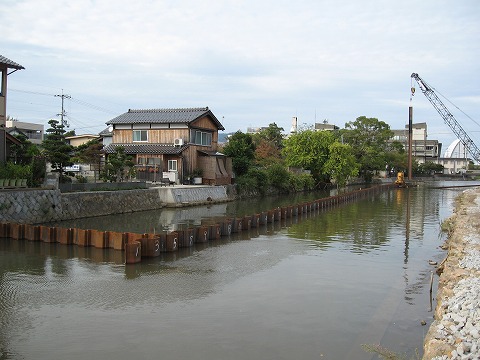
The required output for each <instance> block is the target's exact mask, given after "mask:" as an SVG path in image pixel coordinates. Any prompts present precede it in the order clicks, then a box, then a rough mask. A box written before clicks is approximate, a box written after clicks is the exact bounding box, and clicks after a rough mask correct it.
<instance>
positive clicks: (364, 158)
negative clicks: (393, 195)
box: [222, 116, 443, 191]
mask: <svg viewBox="0 0 480 360" xmlns="http://www.w3.org/2000/svg"><path fill="white" fill-rule="evenodd" d="M283 131H284V129H283V128H280V127H278V126H277V125H276V124H275V123H272V124H270V125H269V126H268V128H265V129H263V130H261V131H260V132H259V133H256V134H247V133H242V132H241V131H237V132H236V133H234V134H233V135H231V136H230V138H229V140H228V142H227V144H226V145H224V146H223V149H222V152H223V153H224V154H225V155H227V156H230V157H231V158H232V165H233V170H234V172H235V174H236V179H235V181H236V183H237V184H239V186H241V187H245V188H248V187H255V188H257V189H260V190H262V189H267V188H268V187H269V186H272V187H275V188H278V189H280V190H284V191H289V190H301V189H314V188H320V187H322V186H325V185H327V184H332V183H333V184H335V185H336V186H338V187H344V186H346V185H347V184H348V182H349V181H351V180H352V179H353V178H357V177H360V178H361V179H362V181H364V182H367V183H368V182H371V181H372V179H373V177H374V176H375V174H376V173H378V172H379V171H382V170H383V171H387V173H389V172H390V171H392V172H393V173H394V174H395V175H396V172H397V171H405V170H406V169H407V161H408V159H407V152H406V151H405V149H404V146H403V144H402V143H400V142H399V141H392V137H393V135H394V133H393V131H392V130H390V126H389V125H388V124H387V123H385V122H383V121H380V120H378V119H376V118H368V117H366V116H360V117H358V118H357V119H356V120H355V121H351V122H347V123H346V124H345V128H344V129H340V130H334V131H330V130H324V131H316V130H315V129H314V128H313V126H308V125H304V126H301V127H300V128H299V130H298V131H297V132H296V133H293V134H290V135H288V136H283V135H282V132H283ZM438 171H443V166H442V165H439V164H434V163H433V162H427V163H425V164H418V163H417V162H415V163H414V166H413V172H414V173H416V174H431V173H433V172H438Z"/></svg>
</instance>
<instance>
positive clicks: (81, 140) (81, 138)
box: [65, 134, 100, 147]
mask: <svg viewBox="0 0 480 360" xmlns="http://www.w3.org/2000/svg"><path fill="white" fill-rule="evenodd" d="M99 139H100V136H99V135H93V134H84V135H74V136H67V137H66V138H65V140H66V141H67V142H68V143H69V144H70V145H72V146H75V147H77V146H80V145H83V144H86V143H87V142H89V141H90V140H99Z"/></svg>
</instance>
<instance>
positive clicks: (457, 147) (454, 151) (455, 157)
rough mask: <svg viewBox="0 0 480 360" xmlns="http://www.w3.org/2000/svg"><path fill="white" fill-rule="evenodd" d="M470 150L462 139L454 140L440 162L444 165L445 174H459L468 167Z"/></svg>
mask: <svg viewBox="0 0 480 360" xmlns="http://www.w3.org/2000/svg"><path fill="white" fill-rule="evenodd" d="M470 161H471V159H469V158H468V152H467V149H466V148H465V146H464V145H463V143H462V142H461V141H460V140H458V139H457V140H455V141H453V142H452V143H451V144H450V145H449V147H448V148H447V150H446V151H445V154H444V155H443V157H442V158H440V159H439V161H438V163H439V164H442V165H443V168H444V173H445V174H458V173H460V172H462V171H464V170H466V169H467V168H468V163H469V162H470Z"/></svg>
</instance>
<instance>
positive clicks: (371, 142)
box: [0, 116, 443, 192]
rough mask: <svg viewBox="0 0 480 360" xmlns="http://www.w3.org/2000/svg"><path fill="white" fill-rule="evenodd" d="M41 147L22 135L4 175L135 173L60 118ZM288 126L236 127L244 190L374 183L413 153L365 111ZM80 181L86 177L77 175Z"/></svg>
mask: <svg viewBox="0 0 480 360" xmlns="http://www.w3.org/2000/svg"><path fill="white" fill-rule="evenodd" d="M48 124H49V126H50V127H49V128H48V129H47V130H46V135H45V138H44V140H43V141H42V144H41V146H36V145H34V144H32V143H31V142H30V141H28V139H27V138H26V136H24V135H22V134H19V135H16V137H17V139H18V140H19V143H20V144H13V145H12V146H11V148H10V158H9V160H8V161H7V163H6V164H3V165H0V178H27V179H28V184H29V186H33V187H36V186H40V185H41V184H42V182H43V179H44V178H45V176H46V164H47V162H48V163H49V164H50V165H51V168H52V171H53V172H57V173H58V174H59V178H60V181H61V182H70V181H72V178H73V176H75V174H74V173H72V172H69V171H68V168H69V167H70V166H72V165H73V164H74V163H82V164H89V165H90V166H91V168H92V169H94V173H95V177H94V181H96V180H97V178H98V179H99V180H102V181H122V180H123V179H124V178H125V177H134V176H135V173H134V162H133V160H132V157H131V156H128V155H126V154H125V152H124V149H123V148H122V147H117V149H116V152H115V153H114V154H109V156H108V159H107V161H105V154H104V152H103V145H102V143H101V142H100V141H98V140H91V141H89V142H87V143H86V144H83V145H80V146H78V147H73V146H72V145H70V144H69V143H68V142H67V141H66V137H68V136H72V135H75V132H74V131H66V129H65V125H64V124H63V123H62V122H60V121H58V120H55V119H52V120H50V121H49V122H48ZM283 131H284V129H283V128H280V127H278V126H277V125H276V124H275V123H271V124H270V125H269V126H268V127H267V128H265V129H263V130H262V131H260V132H259V133H256V134H248V133H242V132H241V131H237V132H236V133H234V134H233V135H231V136H230V137H229V139H228V142H227V143H226V144H224V145H223V147H221V149H220V151H222V152H223V153H224V154H225V155H227V156H229V157H231V158H232V165H233V171H234V173H235V182H236V184H237V185H238V186H239V187H241V188H244V189H256V190H258V191H260V192H265V191H267V190H268V189H271V188H274V189H277V190H278V191H281V192H289V191H300V190H311V189H315V188H321V187H324V186H325V185H327V184H335V185H336V186H338V187H344V186H346V185H347V184H348V183H349V181H351V180H352V179H353V178H357V177H360V178H362V181H364V182H370V181H371V180H372V178H373V177H374V175H375V174H376V173H377V172H378V171H381V170H387V171H390V170H393V171H394V173H395V174H396V171H405V170H406V168H407V153H406V151H405V149H404V147H403V144H401V143H400V142H398V141H392V140H391V139H392V137H393V132H392V131H391V130H390V126H389V125H388V124H387V123H385V122H383V121H379V120H378V119H376V118H368V117H365V116H360V117H358V118H357V119H356V120H355V121H351V122H347V123H346V124H345V128H344V129H340V130H334V131H329V130H328V131H327V130H325V131H316V130H315V129H314V128H313V126H308V125H303V126H301V127H300V128H299V129H298V131H297V132H296V133H294V134H290V135H288V136H284V135H283ZM438 171H443V166H442V165H439V164H434V163H433V162H427V163H425V164H418V163H416V162H414V166H413V172H414V174H425V175H428V174H431V173H433V172H438ZM76 177H77V181H79V182H86V181H87V179H86V178H84V177H83V176H81V175H77V176H76Z"/></svg>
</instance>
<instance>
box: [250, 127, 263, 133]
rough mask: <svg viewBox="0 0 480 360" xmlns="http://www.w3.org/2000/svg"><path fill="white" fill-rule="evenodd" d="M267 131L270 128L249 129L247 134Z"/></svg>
mask: <svg viewBox="0 0 480 360" xmlns="http://www.w3.org/2000/svg"><path fill="white" fill-rule="evenodd" d="M265 129H268V127H247V134H258V133H259V132H261V131H262V130H265Z"/></svg>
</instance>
